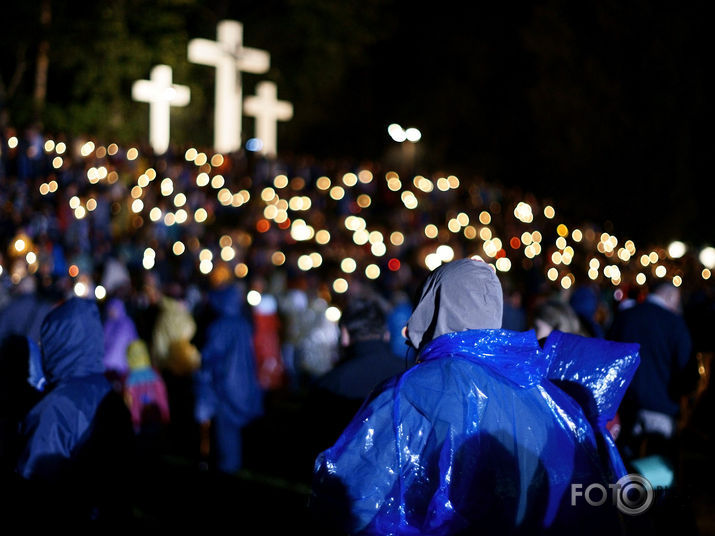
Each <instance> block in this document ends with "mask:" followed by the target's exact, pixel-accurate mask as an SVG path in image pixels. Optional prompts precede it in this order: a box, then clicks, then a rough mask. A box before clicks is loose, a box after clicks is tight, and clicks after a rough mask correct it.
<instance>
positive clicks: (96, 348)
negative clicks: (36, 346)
mask: <svg viewBox="0 0 715 536" xmlns="http://www.w3.org/2000/svg"><path fill="white" fill-rule="evenodd" d="M40 347H41V352H42V356H41V357H42V371H43V373H44V378H45V380H46V385H45V388H44V393H45V394H44V395H43V397H42V398H41V399H40V400H39V402H37V404H35V405H34V406H33V407H32V408H31V409H30V411H29V412H28V414H27V415H26V417H25V419H24V420H23V422H22V424H21V427H20V435H21V439H22V444H23V448H22V449H21V453H20V455H19V460H18V463H17V468H16V472H17V475H18V477H19V478H20V479H22V483H23V485H21V486H20V487H19V489H20V490H23V492H27V497H29V500H30V501H31V502H30V504H31V505H32V509H33V513H35V512H36V513H42V515H43V516H46V519H53V520H54V522H57V521H60V520H62V521H72V522H83V521H84V522H88V521H107V522H109V521H112V520H118V519H127V517H125V516H128V515H129V514H130V508H129V503H128V502H127V497H126V495H125V493H126V484H127V483H128V480H127V479H128V475H129V474H130V471H129V468H130V467H131V460H132V456H133V447H134V444H133V431H132V428H131V419H130V416H129V411H128V409H127V408H126V406H125V404H124V401H123V400H122V398H121V396H120V395H119V394H118V393H116V392H115V391H114V390H112V388H111V386H110V384H109V382H108V381H107V379H106V378H105V376H104V366H103V364H102V356H103V353H104V339H103V330H102V323H101V320H100V315H99V310H98V308H97V305H96V304H95V303H94V302H93V301H89V300H86V299H81V298H71V299H69V300H67V301H65V302H63V303H61V304H59V305H57V306H56V307H55V308H54V309H52V310H51V311H50V312H49V313H48V314H47V316H46V317H45V319H44V320H43V322H42V328H41V336H40ZM19 511H21V510H19ZM15 514H18V512H15ZM38 521H39V520H38Z"/></svg>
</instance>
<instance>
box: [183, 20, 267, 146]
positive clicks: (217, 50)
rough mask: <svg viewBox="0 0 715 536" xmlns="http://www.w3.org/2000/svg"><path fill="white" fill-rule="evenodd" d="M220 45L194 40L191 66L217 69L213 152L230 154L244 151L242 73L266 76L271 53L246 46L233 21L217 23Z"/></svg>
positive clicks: (190, 48) (189, 48) (239, 26)
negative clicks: (199, 65) (207, 66)
mask: <svg viewBox="0 0 715 536" xmlns="http://www.w3.org/2000/svg"><path fill="white" fill-rule="evenodd" d="M216 33H217V36H218V40H217V41H209V40H208V39H192V40H191V41H189V47H188V57H189V61H190V62H192V63H200V64H202V65H211V66H214V67H216V97H215V101H216V102H215V103H214V149H216V150H217V151H218V152H220V153H230V152H232V151H235V150H237V149H239V148H240V147H241V120H242V109H241V108H242V107H241V103H242V100H243V94H242V93H243V87H242V84H241V72H242V71H244V72H247V73H257V74H260V73H265V72H266V71H267V70H268V68H269V67H270V63H271V61H270V60H271V57H270V55H269V54H268V52H266V51H264V50H258V49H255V48H246V47H244V46H243V25H242V24H241V23H240V22H237V21H233V20H224V21H221V22H219V23H218V27H217V31H216Z"/></svg>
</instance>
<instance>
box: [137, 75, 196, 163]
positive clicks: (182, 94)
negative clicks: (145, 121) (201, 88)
mask: <svg viewBox="0 0 715 536" xmlns="http://www.w3.org/2000/svg"><path fill="white" fill-rule="evenodd" d="M132 98H133V99H134V100H135V101H139V102H148V103H149V143H150V144H151V146H152V148H153V149H154V152H155V153H156V154H164V153H165V152H166V151H167V149H168V148H169V115H170V107H171V106H186V105H187V104H189V101H190V100H191V90H190V89H189V88H188V87H187V86H180V85H177V84H172V83H171V67H169V66H168V65H156V66H155V67H154V68H153V69H152V70H151V76H150V80H137V81H136V82H134V84H133V85H132Z"/></svg>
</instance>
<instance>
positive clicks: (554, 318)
mask: <svg viewBox="0 0 715 536" xmlns="http://www.w3.org/2000/svg"><path fill="white" fill-rule="evenodd" d="M534 330H535V331H536V338H537V339H542V338H544V337H546V336H547V335H548V334H549V333H551V332H552V331H553V330H557V331H562V332H564V333H578V332H579V331H580V323H579V319H578V316H577V315H576V313H575V312H574V310H573V309H572V308H571V306H570V305H569V304H568V303H564V302H562V301H559V300H553V299H551V300H547V301H545V302H543V303H542V304H541V305H539V306H538V307H537V308H536V311H535V313H534Z"/></svg>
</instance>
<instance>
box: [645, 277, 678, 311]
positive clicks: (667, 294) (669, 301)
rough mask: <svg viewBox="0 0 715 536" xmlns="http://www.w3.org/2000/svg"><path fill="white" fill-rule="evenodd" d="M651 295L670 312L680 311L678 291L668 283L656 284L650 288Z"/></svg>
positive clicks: (660, 282)
mask: <svg viewBox="0 0 715 536" xmlns="http://www.w3.org/2000/svg"><path fill="white" fill-rule="evenodd" d="M651 293H652V294H653V295H655V296H657V297H658V298H660V299H661V300H662V301H663V303H664V304H665V306H666V307H667V308H668V309H670V310H671V311H673V312H676V313H677V312H678V311H680V289H679V288H678V287H676V286H675V285H674V284H673V283H671V282H670V281H659V282H657V283H656V284H655V285H653V286H652V287H651Z"/></svg>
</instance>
